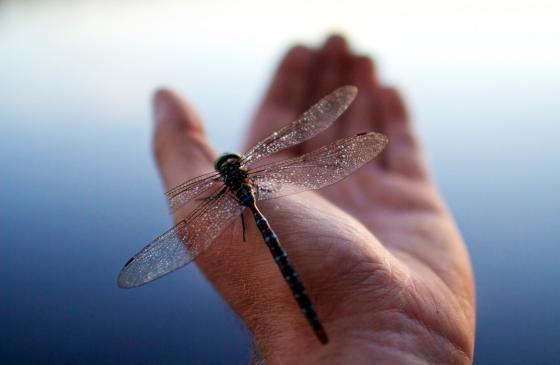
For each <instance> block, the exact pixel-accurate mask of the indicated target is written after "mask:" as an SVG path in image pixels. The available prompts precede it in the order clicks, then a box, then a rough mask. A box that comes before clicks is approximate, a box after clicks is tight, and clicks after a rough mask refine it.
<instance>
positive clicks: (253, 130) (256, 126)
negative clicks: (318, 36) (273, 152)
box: [246, 46, 314, 148]
mask: <svg viewBox="0 0 560 365" xmlns="http://www.w3.org/2000/svg"><path fill="white" fill-rule="evenodd" d="M313 57H314V52H313V51H312V50H311V49H309V48H306V47H302V46H296V47H294V48H292V49H291V50H290V51H289V52H288V53H287V54H286V56H285V57H284V59H283V60H282V62H281V63H280V65H279V66H278V69H277V71H276V74H275V75H274V78H273V80H272V83H271V85H270V87H269V90H268V92H267V94H266V96H265V98H264V100H263V101H262V104H261V106H260V108H259V109H258V111H257V114H256V116H255V118H254V121H253V123H252V125H251V127H250V131H249V137H248V140H247V146H246V147H247V148H250V147H251V146H253V145H254V144H255V143H257V142H258V141H259V140H261V139H263V138H265V137H266V136H268V135H269V134H271V133H272V132H274V131H275V130H277V129H280V128H281V127H283V126H284V125H286V124H287V123H289V122H291V121H292V120H294V119H295V118H296V117H297V116H298V115H299V114H300V113H301V112H302V111H303V109H304V108H305V107H306V105H305V102H306V93H307V85H308V81H309V77H310V72H311V67H312V65H313Z"/></svg>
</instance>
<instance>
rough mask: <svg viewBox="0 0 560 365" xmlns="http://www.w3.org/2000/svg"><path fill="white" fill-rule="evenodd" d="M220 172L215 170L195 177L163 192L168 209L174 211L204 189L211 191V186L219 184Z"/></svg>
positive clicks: (216, 186) (214, 186) (204, 190)
mask: <svg viewBox="0 0 560 365" xmlns="http://www.w3.org/2000/svg"><path fill="white" fill-rule="evenodd" d="M221 181H222V180H221V178H220V174H219V173H218V172H216V171H214V172H209V173H207V174H204V175H201V176H198V177H195V178H194V179H190V180H187V181H185V182H184V183H182V184H181V185H179V186H176V187H174V188H173V189H171V190H169V191H168V192H167V193H165V196H166V197H167V202H168V204H169V210H170V211H171V212H174V211H175V210H177V209H179V208H180V207H182V206H183V205H185V204H186V203H188V202H189V201H191V200H192V199H194V198H196V197H197V196H199V195H200V194H202V193H203V192H206V191H213V190H214V189H212V188H215V189H216V188H218V187H220V186H221Z"/></svg>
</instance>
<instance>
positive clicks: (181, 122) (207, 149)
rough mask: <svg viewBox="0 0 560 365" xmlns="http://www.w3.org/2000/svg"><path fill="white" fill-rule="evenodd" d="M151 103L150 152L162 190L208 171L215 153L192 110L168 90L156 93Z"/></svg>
mask: <svg viewBox="0 0 560 365" xmlns="http://www.w3.org/2000/svg"><path fill="white" fill-rule="evenodd" d="M153 101H154V125H155V129H154V140H153V150H154V155H155V158H156V162H157V166H158V169H159V172H160V175H161V177H162V180H163V184H164V187H165V190H166V191H167V190H169V189H171V188H173V187H175V186H177V185H179V184H180V183H182V182H184V181H185V180H188V179H190V178H193V177H196V176H198V175H201V174H203V173H205V172H209V171H212V169H213V168H212V162H213V161H214V159H215V158H216V152H215V151H214V150H213V149H212V147H211V146H210V144H209V143H208V141H207V139H206V136H205V134H204V129H203V125H202V120H201V119H200V117H199V116H198V114H197V113H196V111H195V110H194V109H193V108H192V107H191V106H190V105H189V104H188V103H187V102H185V101H184V100H182V99H181V98H180V97H179V96H177V95H176V94H175V93H173V92H172V91H170V90H165V89H161V90H158V91H157V92H156V93H155V94H154V100H153Z"/></svg>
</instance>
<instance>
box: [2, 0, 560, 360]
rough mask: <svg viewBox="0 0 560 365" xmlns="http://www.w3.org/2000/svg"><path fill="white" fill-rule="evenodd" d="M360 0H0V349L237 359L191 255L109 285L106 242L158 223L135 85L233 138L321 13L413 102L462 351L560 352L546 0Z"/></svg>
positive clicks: (559, 199) (223, 315)
mask: <svg viewBox="0 0 560 365" xmlns="http://www.w3.org/2000/svg"><path fill="white" fill-rule="evenodd" d="M359 4H360V3H357V2H356V3H352V6H350V5H348V6H345V7H344V8H343V9H340V8H339V7H340V5H335V4H331V5H329V6H325V8H324V9H322V10H323V12H317V13H314V17H313V19H312V20H309V21H307V22H306V20H308V18H306V17H305V16H303V15H301V14H300V15H297V16H294V17H293V18H290V19H291V22H288V23H289V24H286V27H285V28H282V27H281V25H282V20H277V19H276V18H274V19H272V20H271V19H270V18H266V17H265V16H264V15H262V14H265V13H264V12H263V11H264V10H263V9H261V8H259V6H260V5H258V4H256V3H248V4H245V3H243V4H240V5H239V6H238V7H236V8H231V7H229V6H230V5H227V4H221V5H222V7H223V8H224V9H222V10H223V11H222V12H214V10H213V9H212V8H211V7H210V6H209V5H203V4H201V3H189V4H187V5H181V4H177V3H165V4H161V3H160V4H159V5H155V4H153V3H145V2H140V3H138V4H135V3H128V4H126V5H119V6H117V5H115V4H110V3H103V2H79V3H78V4H75V3H70V2H69V3H66V2H48V3H45V4H43V3H33V2H32V3H7V4H6V3H5V4H3V5H2V4H0V214H1V215H0V243H1V254H0V278H1V279H0V289H1V291H0V292H1V294H2V295H1V300H0V359H1V362H2V363H3V364H25V363H57V364H63V363H103V364H109V363H119V364H123V363H134V364H142V363H145V364H153V363H159V364H163V363H180V362H182V363H192V364H218V363H224V364H226V363H227V364H231V363H244V362H247V359H248V358H249V350H248V346H249V337H248V335H247V334H246V333H245V332H244V330H243V328H242V325H241V324H240V322H238V320H237V319H236V318H235V317H234V315H233V314H232V313H231V312H230V311H229V309H228V308H227V305H226V304H225V303H223V302H222V301H221V299H220V298H219V297H218V296H217V294H216V293H215V292H214V291H213V289H212V288H211V286H210V285H209V284H208V283H207V282H206V281H205V280H204V279H203V278H202V276H201V275H200V274H199V273H198V271H197V270H196V268H195V267H194V266H193V267H189V268H186V269H183V270H181V271H179V272H177V273H175V274H173V275H170V276H168V277H165V278H163V279H161V280H158V281H157V282H156V283H154V284H152V285H148V286H145V287H142V288H140V289H135V290H126V291H125V290H120V289H118V288H117V287H116V283H115V280H116V275H117V273H118V271H119V269H120V268H121V266H122V264H123V262H124V261H125V260H126V259H127V258H128V257H129V256H130V255H131V254H132V253H134V252H136V251H137V250H138V249H139V248H141V247H143V245H144V244H145V243H147V242H148V241H149V240H150V239H152V238H153V237H154V236H155V235H157V234H158V233H160V232H162V231H164V230H165V229H166V228H167V227H168V226H169V224H170V220H169V218H168V216H167V210H166V207H165V202H164V199H163V195H162V191H161V188H160V184H159V180H158V177H157V172H156V170H155V166H154V163H153V161H152V159H151V155H150V133H151V125H150V105H149V98H150V94H151V92H152V90H153V89H154V88H155V87H157V86H159V85H162V84H165V85H170V86H174V87H176V88H177V89H178V90H179V91H180V92H184V93H185V94H187V95H188V96H189V99H190V100H191V101H192V102H193V103H194V104H195V105H197V106H198V107H199V109H200V111H201V114H202V115H203V117H204V118H205V120H206V121H207V130H208V132H209V134H210V137H211V140H212V142H213V143H214V144H215V146H216V147H217V148H219V149H221V150H231V149H235V148H236V147H238V146H239V145H240V143H239V141H240V138H241V137H242V136H243V133H244V131H245V128H246V127H245V125H246V124H245V122H246V121H247V120H248V119H249V117H250V115H251V113H252V110H253V109H252V108H253V107H254V105H255V104H256V102H257V101H258V96H259V94H260V92H261V91H262V90H264V88H265V85H266V82H267V81H268V77H269V73H270V72H271V70H272V69H273V66H274V62H275V61H276V60H277V58H278V57H279V55H280V54H281V53H282V52H283V50H284V48H285V47H286V46H287V45H289V44H290V43H292V42H293V41H301V40H308V41H311V42H313V41H317V40H318V39H320V36H322V35H323V34H324V33H325V32H326V31H328V30H330V29H341V30H343V31H345V32H347V33H348V34H349V35H350V36H351V38H352V39H354V40H355V43H356V44H358V45H359V46H360V47H361V48H360V49H361V50H362V51H363V52H367V53H374V54H375V55H377V56H378V59H379V60H380V70H381V72H382V74H383V75H384V78H386V79H388V80H390V81H392V82H393V83H396V84H397V85H399V86H401V87H402V88H403V89H404V90H405V92H406V95H407V96H408V99H409V101H410V102H411V106H412V109H413V111H414V114H415V116H416V119H417V120H418V130H419V132H420V134H421V135H422V136H423V138H424V144H425V146H426V147H427V150H428V152H429V154H430V157H431V160H432V165H433V168H434V171H435V175H436V177H437V180H438V183H439V185H440V188H441V190H442V191H443V193H444V195H445V197H446V198H447V200H448V203H449V205H450V207H451V209H452V210H453V212H454V213H455V215H456V217H457V220H458V223H459V226H460V227H461V230H462V232H463V234H464V236H465V238H466V240H467V243H468V246H469V250H470V252H471V255H472V261H473V265H474V269H475V275H476V283H477V292H478V327H477V340H476V341H477V346H476V363H479V364H506V363H507V364H528V363H539V364H556V363H559V362H560V349H559V348H558V346H557V345H556V339H557V333H558V332H559V331H560V319H559V315H558V312H559V311H558V308H559V306H560V296H559V294H558V292H559V291H558V284H557V283H558V279H559V278H560V269H559V268H558V264H557V263H558V258H559V257H560V245H559V239H558V237H559V236H560V226H559V225H558V224H557V222H556V220H557V216H558V214H557V209H558V207H559V206H560V194H559V193H558V187H559V186H560V171H559V169H558V158H559V157H560V144H559V143H558V142H557V141H558V134H559V132H560V129H559V127H558V122H559V120H560V106H559V105H558V101H557V99H558V95H559V93H560V70H559V68H558V65H559V64H560V56H559V55H558V53H557V51H556V50H554V47H553V46H552V45H553V44H555V43H554V41H555V40H556V41H557V40H560V37H559V36H558V35H559V33H560V32H558V31H555V28H553V27H552V23H551V19H552V18H551V17H550V14H549V12H547V11H545V10H546V9H545V10H542V9H541V10H542V11H541V12H539V8H538V7H535V6H531V7H529V8H530V11H529V10H528V11H525V9H524V8H523V6H517V7H513V8H512V9H510V11H509V12H506V13H505V15H504V14H502V13H500V12H498V11H497V10H496V11H494V10H492V9H486V8H485V7H480V9H479V8H476V7H475V8H471V7H469V6H467V5H462V7H459V8H457V9H455V8H453V7H450V6H449V5H445V3H444V2H442V3H438V2H429V3H427V5H426V4H425V6H427V8H418V7H415V6H412V7H407V8H406V9H408V10H407V11H401V10H399V8H398V7H395V8H392V7H389V8H387V6H388V5H386V4H385V5H383V4H381V3H373V5H372V4H370V5H369V6H370V8H369V9H368V11H369V13H370V14H375V15H372V16H371V18H363V16H362V15H360V14H359V13H360V11H359V9H358V6H359ZM288 5H289V4H288ZM288 5H286V7H287V8H289V6H288ZM312 8H313V7H312V6H308V7H304V8H303V9H300V11H302V12H306V11H307V12H309V13H310V12H311V11H312V10H313V9H312ZM441 8H443V10H441ZM438 9H439V10H438ZM535 9H536V10H535ZM229 11H231V12H229ZM279 11H280V13H279V14H277V15H278V17H280V18H281V17H282V16H284V17H288V16H289V15H290V13H289V10H286V9H284V8H283V9H281V10H279ZM193 14H195V15H193ZM267 14H268V13H267ZM439 15H442V17H441V18H440V17H438V16H439ZM443 15H445V16H443ZM196 16H198V17H196ZM352 16H355V17H357V18H356V19H354V18H352ZM339 17H340V18H343V20H340V19H339ZM232 19H234V20H232ZM243 20H246V22H243ZM241 23H243V25H239V24H241ZM269 23H270V24H269ZM235 24H238V25H239V27H233V25H235ZM519 24H526V25H527V27H525V28H523V27H522V28H521V29H519V27H520V26H519ZM230 25H232V28H231V29H230V28H229V26H230ZM288 25H292V27H288ZM422 25H423V26H422ZM220 27H221V28H220ZM254 29H258V30H259V31H258V32H255V31H254ZM442 29H445V32H443V31H442ZM228 31H230V32H229V33H228ZM257 33H258V34H257ZM444 33H445V34H444ZM512 37H513V38H514V39H512Z"/></svg>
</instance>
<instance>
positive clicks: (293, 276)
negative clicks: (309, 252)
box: [249, 203, 329, 344]
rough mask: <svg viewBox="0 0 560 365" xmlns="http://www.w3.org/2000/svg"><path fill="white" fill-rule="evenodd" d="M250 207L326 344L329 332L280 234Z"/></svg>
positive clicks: (313, 324)
mask: <svg viewBox="0 0 560 365" xmlns="http://www.w3.org/2000/svg"><path fill="white" fill-rule="evenodd" d="M249 208H250V209H251V211H252V212H253V215H254V217H255V222H256V223H257V227H258V229H259V231H260V232H261V234H262V236H263V239H264V242H265V243H266V245H267V246H268V248H269V250H270V253H271V254H272V257H273V258H274V261H275V262H276V264H277V265H278V268H279V269H280V272H281V273H282V276H283V277H284V280H285V281H286V283H287V284H288V286H289V287H290V289H291V291H292V295H293V297H294V299H295V300H296V301H297V303H298V305H299V307H300V309H301V311H302V312H303V314H304V315H305V317H306V318H307V321H308V322H309V324H310V325H311V327H312V328H313V331H315V334H316V335H317V338H319V341H321V343H322V344H326V343H327V342H329V338H328V336H327V333H326V332H325V329H324V328H323V325H322V324H321V321H319V318H318V317H317V312H315V309H314V308H313V304H312V303H311V299H309V297H308V296H307V293H306V291H305V288H304V286H303V284H302V283H301V281H300V280H299V277H298V273H297V272H296V271H295V270H294V268H293V267H292V265H291V263H290V261H289V260H288V254H287V253H286V251H284V249H283V248H282V246H281V245H280V240H279V239H278V236H277V235H276V233H274V231H273V230H272V228H271V227H270V224H269V223H268V221H267V220H266V218H265V217H264V216H263V214H262V213H261V212H260V210H259V209H258V208H257V206H256V204H254V203H253V204H251V205H250V206H249Z"/></svg>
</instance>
